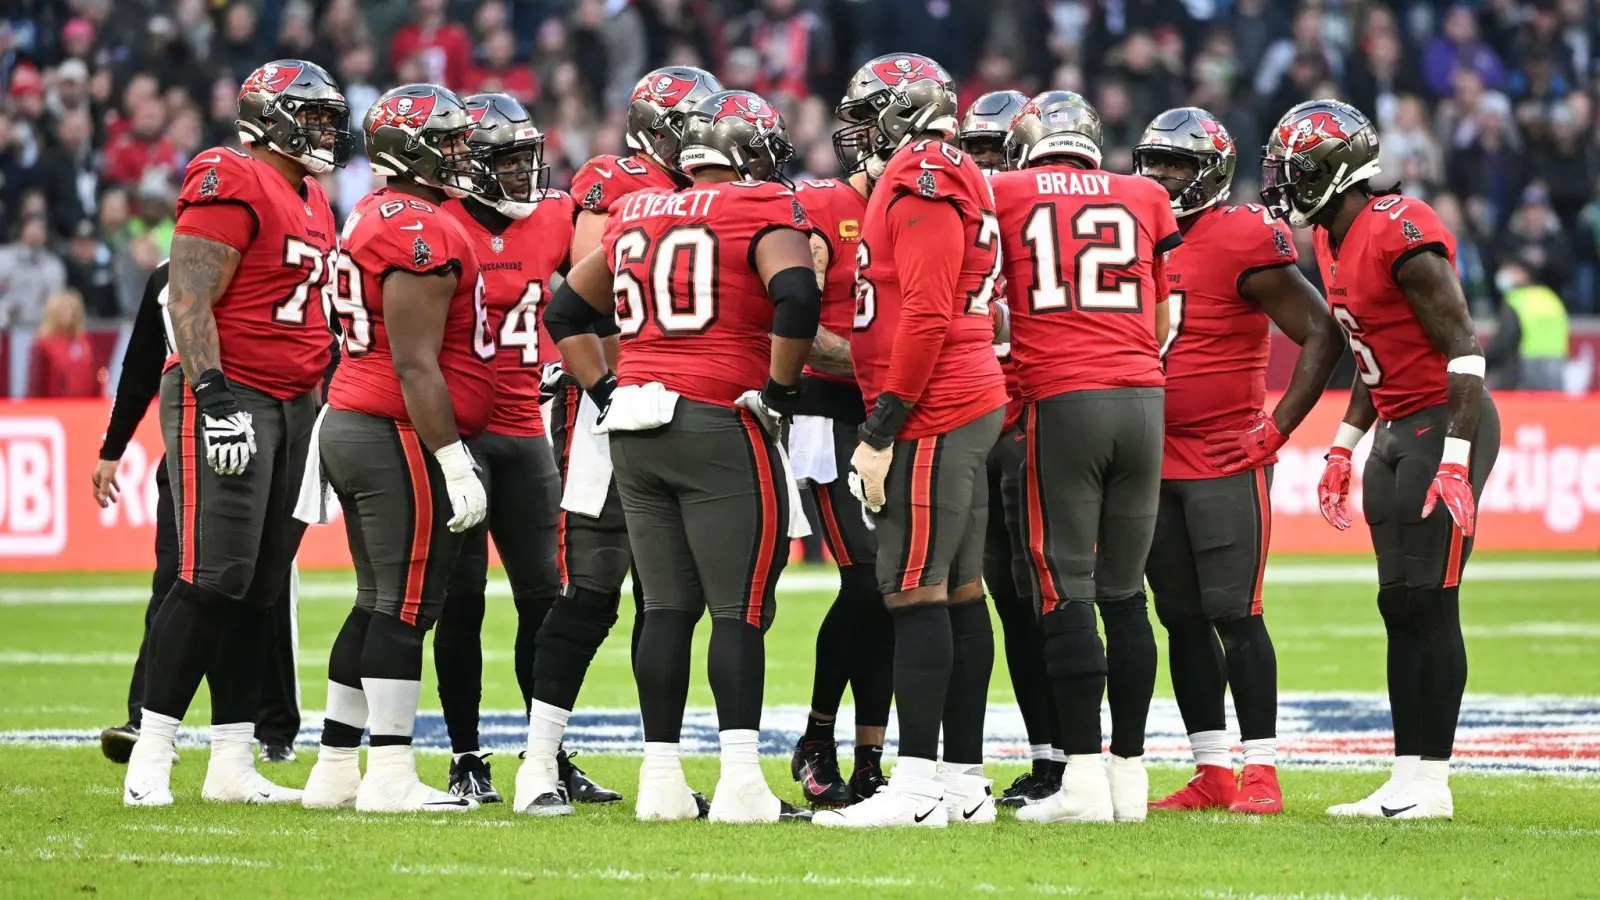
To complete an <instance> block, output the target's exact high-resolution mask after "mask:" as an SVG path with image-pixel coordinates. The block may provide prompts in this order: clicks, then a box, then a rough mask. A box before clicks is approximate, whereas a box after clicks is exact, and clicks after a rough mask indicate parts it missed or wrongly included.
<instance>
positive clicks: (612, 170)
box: [545, 66, 722, 787]
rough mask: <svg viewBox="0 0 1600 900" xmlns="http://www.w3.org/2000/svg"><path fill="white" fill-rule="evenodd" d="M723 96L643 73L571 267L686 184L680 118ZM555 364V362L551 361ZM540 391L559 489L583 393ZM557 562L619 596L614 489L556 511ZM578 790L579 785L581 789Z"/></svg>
mask: <svg viewBox="0 0 1600 900" xmlns="http://www.w3.org/2000/svg"><path fill="white" fill-rule="evenodd" d="M720 90H722V85H721V84H720V83H719V82H718V81H717V79H716V78H715V77H713V76H712V74H711V73H710V72H707V71H705V70H703V69H696V68H694V67H693V66H667V67H666V68H661V69H656V70H654V71H651V72H649V73H647V74H646V75H645V76H644V77H643V78H641V79H639V83H638V84H637V85H635V86H634V89H633V94H632V95H631V97H630V98H629V101H628V124H627V132H626V135H625V138H626V141H627V144H628V147H629V148H631V149H632V150H633V151H634V152H633V154H632V155H631V156H597V157H595V158H594V159H592V160H590V161H589V162H587V163H585V164H584V165H583V168H581V169H579V170H578V172H577V174H576V175H574V176H573V178H572V196H573V197H574V198H575V199H576V200H577V202H578V219H577V222H576V224H575V226H574V228H573V233H572V255H571V258H572V259H573V260H574V261H577V260H580V259H583V258H584V257H585V256H588V255H589V254H590V253H592V252H593V251H594V249H595V248H596V247H598V246H600V238H601V235H602V234H603V233H604V232H605V228H606V222H607V221H608V219H609V217H610V215H611V208H612V206H613V205H615V204H616V203H617V202H618V201H620V200H621V199H622V198H623V197H626V196H627V195H629V194H631V193H633V192H634V191H638V190H643V189H646V188H657V189H666V190H672V189H673V188H677V187H682V186H684V185H686V184H688V182H689V179H688V178H687V177H686V176H684V175H683V173H682V172H681V171H680V170H679V169H678V167H677V166H678V163H677V156H678V148H679V147H680V146H681V144H682V141H683V126H684V117H685V116H686V115H687V114H688V112H689V110H690V109H693V108H694V106H695V104H697V103H699V102H700V101H701V100H703V99H705V98H706V97H708V96H710V95H711V94H712V93H714V92H716V91H720ZM616 328H617V326H616V323H614V322H610V321H604V320H602V321H600V322H598V323H596V325H595V331H596V333H597V334H599V335H600V336H601V339H602V342H603V344H604V346H605V348H606V359H607V360H608V361H609V362H610V363H611V366H612V368H616V365H617V350H618V346H619V344H618V338H617V331H616ZM552 360H553V362H559V360H557V359H555V357H554V356H552ZM545 383H546V384H549V385H553V386H554V397H553V398H552V400H551V405H550V439H551V441H552V443H554V445H555V447H556V451H557V453H556V463H557V465H558V466H559V467H560V469H561V478H562V481H563V482H565V481H566V478H567V473H568V470H569V467H570V464H571V461H572V459H571V457H572V432H573V429H574V428H576V427H577V424H578V416H579V414H580V412H582V413H584V414H585V421H587V416H589V415H593V414H594V412H595V411H594V410H592V409H591V410H587V411H584V410H582V409H581V407H582V406H583V392H582V391H581V390H579V389H578V383H577V382H576V381H575V380H574V379H572V378H571V377H570V376H567V377H563V376H562V375H561V372H560V368H559V366H555V365H552V366H551V367H550V369H549V371H547V373H546V380H545ZM556 529H557V536H558V555H557V557H556V565H557V567H558V568H559V570H560V572H561V581H562V585H563V587H564V591H565V593H566V594H568V595H570V596H572V597H574V598H576V599H575V602H576V603H577V604H579V605H581V606H583V607H586V608H601V607H604V606H606V605H608V604H609V605H610V606H611V607H615V606H616V605H617V604H618V602H619V600H618V598H620V597H621V593H622V582H623V580H624V579H625V578H627V574H628V570H629V568H630V567H632V565H633V554H632V553H631V552H630V551H629V549H628V529H627V524H626V523H625V522H624V521H623V515H622V501H621V500H620V499H619V498H618V497H617V493H616V489H615V487H614V486H613V488H612V489H611V491H610V493H609V494H608V495H607V496H606V498H605V503H604V505H603V506H602V507H601V509H600V514H599V515H598V516H590V515H584V514H583V513H580V512H573V511H570V510H567V509H562V510H561V512H560V514H559V518H558V519H557V525H556ZM633 602H634V618H633V636H632V647H631V652H632V653H635V654H636V653H637V652H638V649H639V633H640V629H641V628H642V627H643V625H644V621H643V617H642V611H643V609H644V607H643V603H644V594H643V593H642V592H641V591H640V590H639V581H638V578H637V573H636V574H635V578H634V584H633ZM580 787H581V785H580Z"/></svg>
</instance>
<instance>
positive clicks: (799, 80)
mask: <svg viewBox="0 0 1600 900" xmlns="http://www.w3.org/2000/svg"><path fill="white" fill-rule="evenodd" d="M727 39H728V42H729V43H732V44H740V45H744V46H748V47H750V49H752V50H754V51H755V52H756V54H757V56H758V58H759V60H760V62H759V63H758V65H757V75H756V78H755V81H754V83H753V84H752V85H751V86H750V88H749V90H753V91H755V92H756V93H758V94H760V95H761V96H763V97H766V98H767V99H769V100H771V101H772V102H773V103H776V104H778V105H779V106H788V105H790V104H791V103H792V102H794V101H796V100H799V99H802V98H805V97H808V96H810V95H811V94H812V93H814V92H816V91H818V90H820V89H821V87H822V84H823V79H824V78H825V77H826V76H827V75H829V74H830V72H831V61H832V51H833V39H832V37H831V35H829V33H828V30H827V26H826V24H825V23H824V22H823V21H822V19H821V18H820V17H818V16H817V15H816V14H815V13H813V12H812V11H810V10H808V9H805V8H804V7H802V6H801V5H800V3H799V2H798V0H761V3H760V5H759V6H758V7H757V8H756V9H754V10H752V11H751V12H749V13H747V14H746V15H745V16H744V18H742V19H737V20H735V21H734V22H733V23H732V24H731V25H730V27H729V29H728V35H727Z"/></svg>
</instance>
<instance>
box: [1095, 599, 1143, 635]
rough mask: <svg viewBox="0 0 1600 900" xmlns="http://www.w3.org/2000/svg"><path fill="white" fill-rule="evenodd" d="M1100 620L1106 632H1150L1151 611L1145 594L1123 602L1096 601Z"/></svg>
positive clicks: (1122, 600)
mask: <svg viewBox="0 0 1600 900" xmlns="http://www.w3.org/2000/svg"><path fill="white" fill-rule="evenodd" d="M1094 605H1095V608H1096V609H1098V610H1099V611H1100V620H1101V621H1102V622H1104V623H1105V626H1106V631H1108V632H1110V631H1148V630H1149V628H1150V611H1149V606H1148V604H1147V602H1146V600H1145V596H1144V594H1142V593H1141V594H1134V595H1133V596H1131V597H1125V598H1123V599H1121V600H1096V601H1095V604H1094Z"/></svg>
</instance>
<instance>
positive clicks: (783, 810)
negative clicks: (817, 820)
mask: <svg viewBox="0 0 1600 900" xmlns="http://www.w3.org/2000/svg"><path fill="white" fill-rule="evenodd" d="M778 821H779V822H809V821H811V810H809V809H802V808H800V807H798V806H795V805H793V804H791V803H786V802H784V801H782V800H779V801H778Z"/></svg>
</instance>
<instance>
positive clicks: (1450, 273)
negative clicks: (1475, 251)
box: [1396, 252, 1483, 441]
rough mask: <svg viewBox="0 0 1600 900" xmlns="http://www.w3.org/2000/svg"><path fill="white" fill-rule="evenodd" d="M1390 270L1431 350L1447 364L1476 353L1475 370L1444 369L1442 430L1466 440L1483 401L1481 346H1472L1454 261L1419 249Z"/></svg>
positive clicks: (1473, 338)
mask: <svg viewBox="0 0 1600 900" xmlns="http://www.w3.org/2000/svg"><path fill="white" fill-rule="evenodd" d="M1396 275H1397V280H1398V281H1399V282H1400V289H1401V290H1402V291H1404V292H1405V295H1406V301H1407V302H1408V303H1410V304H1411V311H1412V312H1413V313H1414V314H1415V315H1416V317H1417V323H1418V324H1419V325H1421V326H1422V330H1423V332H1424V333H1425V334H1427V336H1428V341H1429V342H1430V343H1432V344H1433V346H1434V349H1436V350H1438V351H1439V352H1440V353H1443V354H1444V355H1445V358H1446V359H1448V360H1451V361H1452V363H1454V361H1455V360H1458V359H1462V358H1463V357H1474V356H1475V357H1478V359H1477V360H1476V362H1477V363H1478V368H1477V370H1476V372H1470V371H1468V372H1463V371H1454V369H1455V368H1456V366H1454V365H1452V367H1451V368H1452V371H1451V372H1450V373H1449V379H1450V381H1449V384H1450V387H1449V394H1448V397H1449V402H1450V427H1449V430H1448V431H1447V432H1446V435H1447V436H1448V437H1453V438H1460V439H1462V440H1465V441H1471V440H1472V435H1473V434H1474V433H1475V432H1476V431H1477V430H1478V411H1479V407H1480V406H1481V405H1482V402H1483V369H1482V365H1483V363H1482V358H1483V349H1482V348H1481V347H1479V346H1478V333H1477V331H1476V330H1475V329H1474V328H1473V326H1472V316H1471V315H1470V314H1469V313H1468V312H1467V300H1466V297H1464V296H1462V294H1461V282H1460V281H1459V280H1458V279H1457V277H1456V270H1455V266H1453V265H1451V263H1450V260H1448V259H1446V258H1445V257H1444V256H1442V255H1440V254H1438V253H1433V252H1423V253H1417V254H1415V255H1413V256H1412V257H1411V258H1410V259H1408V260H1406V261H1405V262H1404V263H1402V264H1401V266H1400V269H1399V271H1398V272H1397V273H1396ZM1465 368H1471V367H1465Z"/></svg>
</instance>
